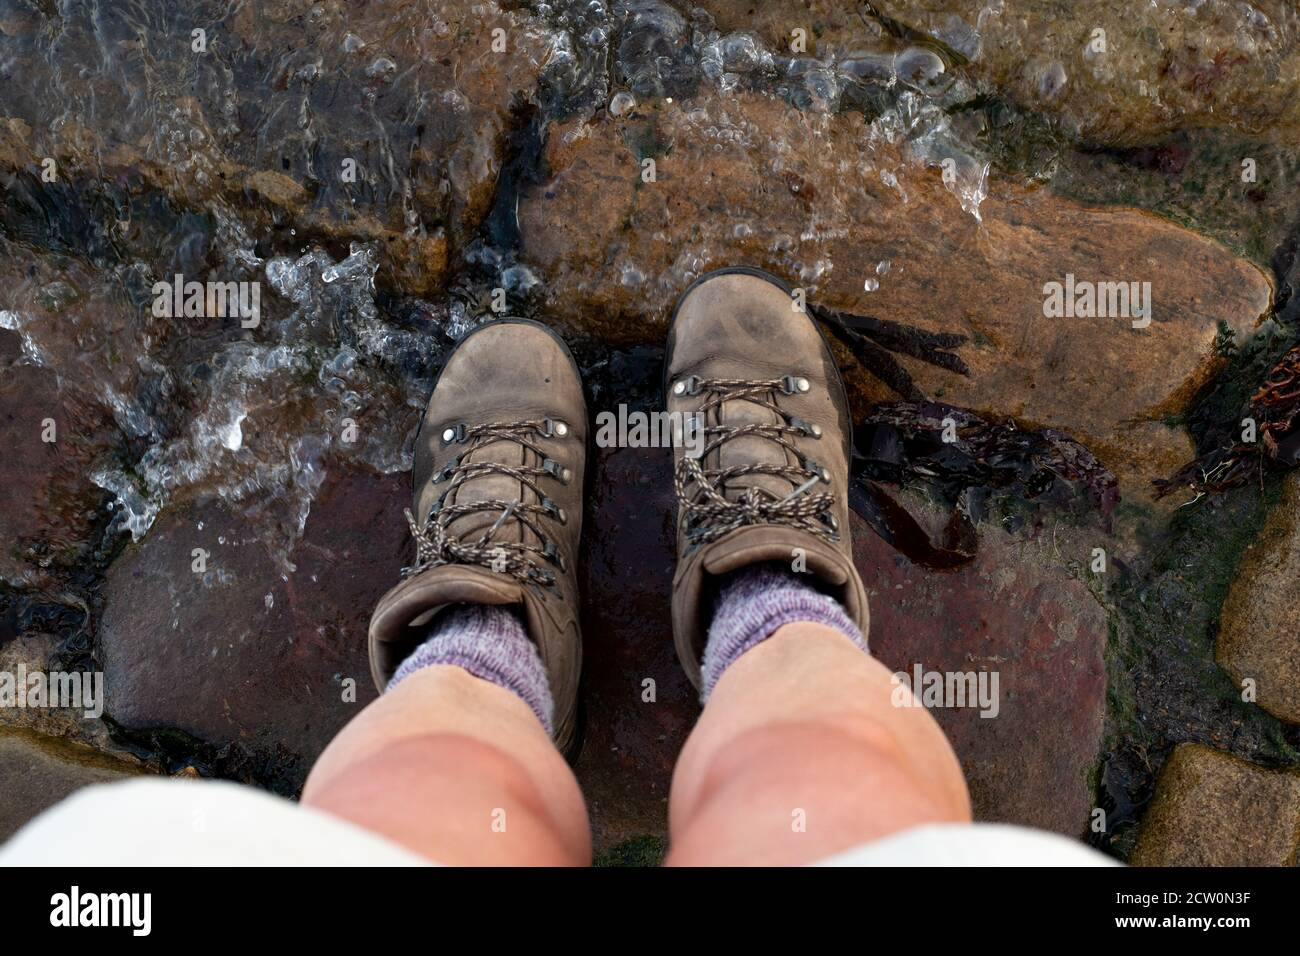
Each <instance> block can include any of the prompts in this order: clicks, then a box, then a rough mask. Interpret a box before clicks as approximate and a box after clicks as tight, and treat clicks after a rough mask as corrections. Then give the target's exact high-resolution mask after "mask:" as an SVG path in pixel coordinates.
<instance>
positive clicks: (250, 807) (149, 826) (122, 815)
mask: <svg viewBox="0 0 1300 956" xmlns="http://www.w3.org/2000/svg"><path fill="white" fill-rule="evenodd" d="M1114 862H1115V861H1114V860H1111V859H1110V858H1109V857H1106V856H1104V855H1103V854H1101V853H1098V852H1096V851H1095V850H1092V849H1090V848H1088V847H1087V846H1084V845H1083V844H1082V843H1080V842H1078V841H1076V840H1069V839H1066V838H1065V837H1062V836H1058V835H1056V834H1052V833H1043V832H1040V831H1037V830H1029V829H1026V828H1024V827H1016V826H1008V825H1005V824H994V823H977V824H943V825H935V826H924V827H916V828H914V829H911V830H907V831H904V832H903V833H900V834H897V835H896V836H892V837H889V838H888V839H885V840H878V841H876V842H873V843H864V844H863V845H861V846H857V847H854V848H852V849H850V850H846V851H844V852H843V853H839V854H836V855H835V856H833V857H830V858H829V859H826V860H823V861H821V862H820V863H819V864H818V865H819V866H967V865H975V866H1106V865H1112V864H1114ZM339 865H344V866H346V865H356V866H428V865H430V862H429V861H428V860H426V859H425V858H424V857H422V856H418V855H416V854H415V853H412V852H411V851H410V850H406V849H404V848H403V847H401V846H398V845H397V844H396V843H393V842H392V841H391V840H388V839H387V838H385V837H381V836H378V835H376V834H374V833H371V832H370V831H368V830H363V829H361V828H360V827H358V826H356V825H354V824H351V823H348V822H347V821H345V820H342V819H340V818H338V817H335V816H332V815H330V814H328V813H324V812H322V811H320V810H316V809H314V808H312V807H307V806H302V805H300V804H297V803H294V802H292V801H290V800H285V799H283V798H282V797H276V796H273V795H271V794H269V793H266V792H264V791H262V790H258V789H256V788H254V787H248V786H242V785H240V784H236V783H229V782H226V781H220V780H161V779H153V780H151V779H142V780H130V781H126V782H123V783H110V784H104V785H101V786H96V787H87V788H85V789H84V790H81V791H79V792H77V793H75V794H73V795H72V796H71V797H69V798H68V799H66V800H64V801H63V802H62V803H60V804H58V805H57V806H54V807H51V808H50V809H49V810H47V811H45V812H44V813H42V814H41V815H40V816H38V817H36V818H35V819H34V820H32V821H31V822H29V823H28V824H27V825H26V826H25V827H23V828H22V829H21V830H19V831H18V832H17V833H16V834H14V836H13V838H12V839H11V840H10V841H9V842H8V843H6V844H4V846H0V866H339Z"/></svg>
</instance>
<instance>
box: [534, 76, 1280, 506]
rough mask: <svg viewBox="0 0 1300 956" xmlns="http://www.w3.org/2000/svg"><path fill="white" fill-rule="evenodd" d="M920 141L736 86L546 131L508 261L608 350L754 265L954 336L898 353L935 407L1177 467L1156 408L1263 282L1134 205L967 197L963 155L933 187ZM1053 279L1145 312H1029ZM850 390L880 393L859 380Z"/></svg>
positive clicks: (1111, 455)
mask: <svg viewBox="0 0 1300 956" xmlns="http://www.w3.org/2000/svg"><path fill="white" fill-rule="evenodd" d="M917 149H918V147H917V146H916V144H915V143H914V142H912V141H910V140H908V139H907V138H906V136H905V135H904V134H902V133H900V132H899V131H898V130H897V129H896V128H895V127H893V126H891V125H890V124H889V123H883V122H877V123H875V124H868V123H867V122H866V121H865V120H864V119H863V118H862V116H861V115H859V114H857V113H842V114H839V115H836V116H831V117H826V116H817V115H812V114H809V113H801V112H799V111H797V110H795V109H794V108H793V107H790V106H787V105H786V104H784V103H782V102H780V101H778V100H776V99H773V98H770V97H766V96H763V95H760V94H748V93H746V94H736V95H734V96H730V97H720V96H716V95H714V94H711V93H708V94H701V96H700V97H699V98H697V99H696V100H694V101H691V102H687V103H682V104H678V103H674V104H672V105H664V106H663V107H662V108H654V109H647V110H646V111H643V112H633V113H632V114H630V115H629V116H626V117H622V118H618V119H607V120H606V121H604V122H602V123H599V124H595V125H584V124H582V123H580V122H574V123H571V124H568V125H563V126H558V127H556V128H554V129H552V130H551V133H550V137H549V140H548V142H547V147H546V159H547V163H548V167H549V169H550V170H551V172H552V178H551V180H550V181H549V182H547V183H545V184H544V185H541V186H539V187H537V188H536V189H535V190H533V191H532V192H531V193H530V194H529V195H527V196H526V197H525V198H524V200H523V201H522V202H521V207H520V220H521V228H522V233H523V240H524V256H525V258H526V259H527V260H528V261H529V262H530V263H531V264H533V265H534V266H535V268H536V271H537V272H538V273H539V275H541V276H542V277H543V282H544V289H545V299H546V303H547V305H548V307H549V308H550V309H552V310H553V311H554V312H556V313H558V314H559V315H561V316H562V317H563V318H565V319H567V320H568V321H569V322H570V323H571V324H572V325H573V326H575V327H578V328H581V329H583V330H585V331H587V332H590V333H591V334H593V335H596V336H598V337H600V338H602V339H605V340H607V341H609V340H614V341H625V342H626V341H659V340H661V337H662V335H663V332H664V329H665V326H666V321H667V316H668V312H669V310H670V309H671V307H672V303H673V302H674V301H675V300H676V297H677V296H678V295H679V294H680V293H681V291H682V290H683V289H684V288H685V287H686V285H687V284H688V282H689V281H690V280H691V279H692V278H694V277H695V276H697V275H699V274H701V273H702V272H704V271H706V270H708V269H711V268H716V267H719V266H724V265H731V264H736V263H748V264H752V265H758V266H763V267H766V268H768V269H770V270H772V271H774V272H776V273H777V274H779V275H782V276H784V277H785V278H787V279H788V280H789V281H790V282H791V283H792V284H794V285H796V286H800V287H803V288H806V289H807V290H808V296H809V299H810V300H811V301H816V302H819V303H821V304H824V305H827V306H830V307H832V308H837V309H843V310H845V311H850V312H854V311H856V312H865V313H868V314H871V315H873V316H876V317H879V318H882V319H891V320H894V321H898V322H903V323H907V324H913V325H916V326H918V327H921V328H925V329H928V330H932V331H945V332H955V333H960V334H963V335H966V336H968V337H969V339H970V342H969V344H968V345H967V346H965V347H963V348H962V349H961V350H960V354H961V356H962V357H963V358H964V359H965V361H966V362H967V363H968V364H969V366H970V368H971V375H970V377H969V378H963V377H960V376H957V375H954V374H952V373H950V372H947V371H943V370H940V369H935V368H932V367H929V366H924V365H921V364H920V363H917V362H914V361H913V360H910V359H906V360H904V364H905V365H906V366H907V367H908V368H909V370H910V371H912V373H913V375H914V377H915V378H916V381H917V382H918V384H920V385H921V387H922V388H923V389H925V390H927V391H928V392H929V393H930V394H931V395H933V396H935V397H938V398H941V399H943V400H944V401H946V402H948V403H950V404H954V405H959V406H964V407H968V408H971V409H973V410H976V411H979V412H982V413H988V414H994V415H1004V416H1005V415H1010V416H1014V417H1016V418H1017V419H1019V420H1020V421H1021V422H1023V423H1025V424H1028V425H1034V426H1051V427H1055V428H1060V429H1062V430H1064V431H1066V432H1068V433H1069V434H1070V435H1071V436H1072V437H1074V438H1076V439H1078V440H1080V441H1082V442H1083V443H1084V444H1086V445H1087V446H1088V447H1089V448H1090V449H1092V450H1093V451H1094V452H1095V453H1097V454H1098V456H1099V457H1100V458H1101V459H1102V460H1103V462H1104V463H1105V464H1107V465H1108V466H1110V467H1111V468H1112V470H1114V471H1115V472H1116V473H1117V474H1119V475H1120V476H1121V478H1122V479H1125V478H1126V479H1128V488H1127V489H1126V491H1137V492H1139V493H1141V492H1143V491H1145V481H1146V479H1148V478H1150V477H1154V476H1155V475H1157V474H1158V473H1159V470H1160V468H1161V467H1166V466H1169V465H1173V466H1175V467H1177V465H1178V464H1181V462H1182V461H1185V460H1186V456H1187V454H1188V452H1190V451H1191V446H1190V442H1189V441H1188V439H1187V438H1186V436H1185V435H1184V434H1183V433H1182V432H1181V431H1179V430H1176V429H1173V428H1170V427H1167V426H1166V424H1165V420H1166V418H1167V417H1168V416H1170V415H1176V414H1178V413H1179V412H1180V411H1182V410H1184V409H1185V408H1186V407H1187V404H1188V402H1189V401H1190V399H1191V398H1192V397H1193V395H1194V394H1195V393H1196V391H1197V389H1198V388H1199V387H1200V386H1201V385H1202V384H1204V383H1205V382H1206V381H1207V380H1208V378H1209V377H1210V376H1211V375H1212V374H1213V373H1214V372H1215V370H1216V369H1217V368H1219V367H1220V366H1219V363H1218V361H1217V360H1216V359H1215V358H1214V356H1213V355H1212V344H1213V342H1214V339H1215V335H1216V333H1217V331H1218V326H1219V324H1220V323H1223V324H1225V325H1226V326H1227V327H1228V328H1230V329H1233V330H1234V331H1236V332H1238V333H1241V334H1245V333H1247V332H1249V331H1250V330H1251V329H1252V328H1253V327H1254V326H1255V324H1256V323H1257V321H1258V320H1259V317H1260V316H1261V314H1262V313H1264V312H1265V311H1266V310H1267V308H1268V307H1269V303H1270V296H1271V287H1270V284H1269V281H1268V279H1267V278H1266V277H1265V275H1264V274H1263V273H1261V272H1260V271H1259V270H1258V269H1257V268H1256V267H1254V266H1252V265H1250V264H1249V263H1247V262H1245V261H1243V260H1240V259H1237V258H1235V257H1234V256H1232V255H1231V254H1229V253H1228V252H1227V251H1226V250H1224V249H1223V248H1222V247H1220V246H1219V245H1217V244H1215V243H1213V242H1211V241H1208V240H1206V239H1203V238H1201V237H1200V236H1197V235H1195V234H1194V233H1191V232H1188V231H1186V230H1184V229H1181V228H1179V227H1177V226H1175V225H1173V224H1171V223H1168V222H1165V221H1163V220H1161V219H1158V218H1155V217H1153V216H1150V215H1146V214H1143V213H1139V212H1137V211H1135V210H1129V209H1123V208H1090V207H1085V206H1082V205H1080V204H1078V203H1075V202H1071V201H1068V200H1065V199H1062V198H1060V197H1057V196H1055V195H1053V194H1052V193H1051V192H1050V191H1049V190H1038V191H1026V190H1022V189H1019V188H1013V187H1007V188H1006V189H1005V190H1003V191H1001V192H1000V193H999V194H998V195H996V196H989V197H987V198H982V199H981V196H980V189H979V187H978V184H977V183H975V182H974V181H971V180H967V179H964V178H963V177H962V175H961V174H960V170H961V169H962V168H963V167H962V165H961V164H960V163H957V164H956V165H954V166H953V167H952V168H953V169H956V170H958V173H957V174H954V177H952V186H951V188H949V187H948V186H946V185H945V182H944V177H943V176H942V169H941V168H940V169H935V168H929V167H927V166H926V165H925V163H926V162H929V161H933V162H935V163H939V161H938V159H937V158H935V156H936V155H937V154H924V155H923V154H920V153H918V152H917ZM926 155H930V156H931V160H926V159H925V156H926ZM647 160H653V161H654V169H653V173H654V177H653V178H654V180H655V181H654V182H646V181H644V173H645V171H646V169H647V168H648V167H647V166H645V165H644V164H645V162H646V161H647ZM939 165H941V164H939ZM593 196H596V197H600V198H599V202H593V201H592V197H593ZM968 210H970V211H968ZM972 211H973V212H977V213H978V215H979V217H980V219H976V218H975V216H974V215H972V214H971V212H972ZM882 263H885V264H887V265H883V266H882ZM1071 276H1072V277H1074V279H1077V280H1080V281H1083V282H1086V283H1091V284H1094V285H1095V284H1097V283H1106V282H1125V283H1139V286H1138V287H1137V288H1138V292H1139V294H1140V293H1141V292H1142V288H1143V287H1142V286H1141V285H1140V283H1150V286H1149V292H1150V295H1149V299H1148V300H1147V301H1148V302H1149V303H1150V304H1151V318H1152V321H1151V323H1150V324H1149V325H1147V326H1146V327H1144V328H1133V327H1132V323H1133V322H1134V321H1137V322H1142V321H1143V319H1142V318H1141V317H1140V316H1139V315H1138V314H1137V312H1138V310H1137V309H1136V308H1135V307H1134V306H1132V305H1131V306H1130V314H1129V315H1128V316H1125V315H1119V316H1114V317H1107V318H1083V317H1064V316H1062V317H1051V318H1049V317H1047V316H1046V315H1045V311H1044V310H1045V305H1046V302H1047V299H1048V289H1047V285H1048V283H1053V282H1056V283H1060V284H1061V286H1062V287H1063V289H1064V287H1065V285H1066V283H1067V282H1070V281H1073V280H1071V279H1069V278H1068V277H1071ZM1135 304H1136V303H1135ZM1135 304H1134V305H1135ZM1116 311H1118V310H1116ZM855 389H856V391H857V393H858V397H859V398H861V399H866V400H878V399H880V398H882V397H884V394H885V392H884V390H883V388H882V387H880V386H879V385H878V384H876V383H874V382H869V381H865V380H864V379H863V378H862V377H861V376H858V377H857V381H856V383H855Z"/></svg>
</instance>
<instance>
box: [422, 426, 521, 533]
mask: <svg viewBox="0 0 1300 956" xmlns="http://www.w3.org/2000/svg"><path fill="white" fill-rule="evenodd" d="M535 457H536V456H535V455H534V454H533V453H532V452H530V451H529V450H528V449H526V448H525V447H524V446H522V445H520V444H519V443H518V442H514V441H509V440H507V439H497V440H493V441H489V442H487V443H486V444H484V445H482V446H481V447H479V448H476V449H474V450H473V451H472V452H469V453H467V454H466V455H465V457H464V458H463V459H462V464H469V463H471V462H473V463H482V462H488V461H491V462H498V463H500V464H503V465H507V466H509V467H511V468H519V467H521V466H524V465H531V464H535V462H533V461H531V460H530V459H533V458H535ZM488 500H499V501H507V502H510V501H518V502H520V503H521V504H522V503H525V502H530V503H531V502H536V500H537V495H536V494H535V493H534V492H532V491H531V490H529V489H528V488H527V487H526V486H525V485H524V484H523V483H522V482H520V481H519V480H518V479H516V478H512V477H510V476H509V475H503V474H498V473H489V474H484V475H479V476H477V477H474V478H470V479H469V480H468V481H464V482H462V483H461V484H460V485H459V486H458V487H457V488H456V490H455V492H453V493H452V494H450V495H448V496H447V501H446V502H445V503H444V506H446V505H451V504H462V505H464V504H473V503H474V502H476V501H488ZM503 511H504V508H494V509H492V510H490V511H489V510H483V511H475V512H471V513H470V514H467V515H464V516H462V517H459V518H457V519H455V520H454V521H452V522H451V523H450V524H449V525H448V526H447V530H448V532H449V533H450V534H452V535H454V536H455V537H457V538H459V539H460V540H461V541H462V542H465V543H471V542H474V541H477V540H478V539H479V538H480V537H482V536H483V533H484V532H485V531H487V530H488V529H490V528H491V527H492V526H493V525H494V524H496V523H497V521H498V520H500V519H501V515H502V512H503ZM536 539H537V536H536V535H535V534H533V533H532V532H531V531H529V530H528V529H527V527H526V526H525V525H524V524H523V523H522V522H520V521H518V520H517V519H516V518H515V517H514V515H513V514H512V515H511V516H510V517H508V518H506V519H505V520H504V521H502V522H501V525H500V527H498V528H497V529H496V531H495V532H493V533H492V534H491V535H490V536H489V539H488V544H492V543H498V544H499V543H524V544H533V545H536V544H539V542H538V541H537V540H536Z"/></svg>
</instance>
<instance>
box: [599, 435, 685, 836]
mask: <svg viewBox="0 0 1300 956" xmlns="http://www.w3.org/2000/svg"><path fill="white" fill-rule="evenodd" d="M592 467H594V468H595V475H596V484H595V488H594V490H593V494H592V496H591V497H590V498H589V499H588V510H587V512H586V515H585V516H584V520H585V521H586V526H585V527H584V529H583V530H584V560H583V566H582V568H583V575H584V578H583V581H582V596H583V614H584V616H583V623H582V627H583V641H584V644H585V647H584V653H583V700H584V703H585V708H586V718H585V729H584V734H583V746H582V752H581V753H580V755H579V758H578V760H577V762H576V764H575V765H574V772H575V773H576V774H577V776H578V781H579V783H580V784H581V785H582V792H583V795H584V796H585V797H586V800H587V809H588V812H589V813H590V816H591V824H592V833H593V839H594V848H595V853H596V855H597V856H600V855H601V854H602V853H604V852H606V851H607V850H611V849H612V848H614V847H616V846H619V845H620V844H623V843H624V842H625V841H628V840H632V839H635V838H637V837H641V836H644V835H647V834H650V835H659V836H664V837H666V835H667V831H668V787H669V784H670V783H671V782H672V773H673V767H674V765H675V764H676V762H677V755H678V754H679V753H680V752H681V749H682V744H683V743H685V741H686V736H687V734H689V733H690V730H691V728H692V727H693V726H694V724H695V719H696V717H697V716H698V715H699V712H700V707H699V701H698V697H697V696H696V692H695V689H694V688H693V687H692V686H691V684H690V681H688V680H687V679H686V674H685V672H684V671H683V670H682V668H681V665H680V664H679V663H678V661H677V654H676V651H675V650H674V649H673V640H672V620H671V617H670V614H669V601H670V598H671V587H672V577H673V567H674V564H675V560H676V557H675V550H676V537H675V530H674V527H673V523H672V521H673V517H672V516H673V514H674V508H675V499H674V497H673V491H672V487H673V486H672V456H671V455H670V454H669V453H668V452H667V451H665V450H663V449H656V448H640V449H638V448H625V449H602V450H601V451H600V453H599V455H598V457H597V458H596V459H595V460H594V461H593V462H592Z"/></svg>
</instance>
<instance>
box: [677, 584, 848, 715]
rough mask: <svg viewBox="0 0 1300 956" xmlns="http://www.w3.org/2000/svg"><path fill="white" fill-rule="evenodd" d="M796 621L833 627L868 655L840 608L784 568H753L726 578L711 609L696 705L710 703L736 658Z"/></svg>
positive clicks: (832, 600)
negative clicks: (711, 613)
mask: <svg viewBox="0 0 1300 956" xmlns="http://www.w3.org/2000/svg"><path fill="white" fill-rule="evenodd" d="M795 621H811V622H812V623H814V624H825V625H826V626H827V627H833V628H835V630H837V631H839V632H840V633H841V634H843V635H844V636H845V637H847V638H848V639H849V640H851V641H852V642H853V643H854V644H856V645H858V647H860V648H862V650H863V651H867V639H866V638H865V637H863V636H862V632H861V631H859V630H858V626H857V625H856V624H854V623H853V621H852V619H851V618H850V617H849V616H848V614H846V613H845V611H844V608H843V607H841V606H840V603H839V602H838V601H836V600H835V599H834V598H833V597H829V596H828V595H825V594H822V593H821V592H820V591H818V590H817V589H815V588H813V587H812V586H811V585H809V584H807V583H805V582H804V580H802V579H801V578H800V576H799V575H797V574H795V573H794V572H793V571H789V570H787V569H786V568H785V566H784V565H779V564H755V565H751V566H750V567H747V568H741V569H740V570H739V571H735V572H733V573H731V574H729V575H727V577H726V578H725V579H724V582H723V584H722V587H721V589H720V590H719V592H718V599H717V601H716V602H715V603H714V605H713V622H712V623H711V624H710V625H709V640H708V643H707V644H705V646H704V665H703V683H704V689H703V691H702V692H701V693H700V702H701V703H704V702H706V701H708V699H709V694H711V693H713V687H714V685H715V684H717V682H718V678H719V677H721V676H722V672H723V671H725V670H726V669H727V668H728V667H730V666H731V665H732V664H733V663H735V661H736V658H738V657H740V655H741V654H743V653H745V651H747V650H749V649H750V648H751V647H754V646H755V645H757V644H761V643H762V642H763V641H765V640H767V639H768V638H769V637H771V636H772V635H773V634H775V633H776V631H777V629H778V628H780V627H781V626H782V625H784V624H790V623H793V622H795ZM868 653H869V652H868Z"/></svg>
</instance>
